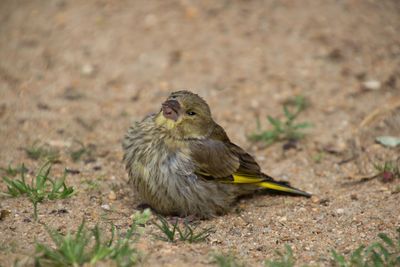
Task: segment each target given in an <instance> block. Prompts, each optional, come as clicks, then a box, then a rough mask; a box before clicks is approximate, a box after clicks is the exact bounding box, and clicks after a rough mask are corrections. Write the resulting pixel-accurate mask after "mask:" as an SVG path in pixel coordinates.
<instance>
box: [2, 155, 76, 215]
mask: <svg viewBox="0 0 400 267" xmlns="http://www.w3.org/2000/svg"><path fill="white" fill-rule="evenodd" d="M50 170H51V162H50V161H48V162H47V163H45V164H44V165H43V166H42V167H41V168H40V170H39V172H38V173H37V174H36V177H35V178H32V180H31V183H30V184H29V183H27V182H26V179H25V172H22V173H21V178H20V179H11V178H8V177H3V180H4V182H5V183H6V184H7V191H6V192H3V193H2V195H5V196H9V197H19V196H27V197H28V199H29V200H30V201H31V202H32V204H33V211H34V218H35V220H37V218H38V216H37V206H38V203H41V202H43V201H44V200H45V199H46V198H47V199H49V200H55V199H64V198H68V197H71V196H72V195H73V193H74V189H73V188H72V187H68V186H67V185H66V184H65V178H66V172H64V175H63V177H62V178H61V179H58V180H52V179H51V178H50V177H49V174H50Z"/></svg>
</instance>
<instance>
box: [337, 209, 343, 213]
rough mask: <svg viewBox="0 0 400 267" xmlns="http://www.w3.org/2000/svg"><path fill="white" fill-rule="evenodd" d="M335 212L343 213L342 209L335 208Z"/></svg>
mask: <svg viewBox="0 0 400 267" xmlns="http://www.w3.org/2000/svg"><path fill="white" fill-rule="evenodd" d="M336 213H337V214H343V213H344V209H337V210H336Z"/></svg>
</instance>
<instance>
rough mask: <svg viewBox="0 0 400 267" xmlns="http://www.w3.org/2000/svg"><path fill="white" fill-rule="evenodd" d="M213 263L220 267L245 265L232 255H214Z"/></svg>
mask: <svg viewBox="0 0 400 267" xmlns="http://www.w3.org/2000/svg"><path fill="white" fill-rule="evenodd" d="M212 258H213V262H214V263H215V264H217V265H218V266H219V267H244V264H243V263H240V262H239V261H238V259H237V258H236V257H235V256H233V255H232V254H219V253H217V254H214V255H212Z"/></svg>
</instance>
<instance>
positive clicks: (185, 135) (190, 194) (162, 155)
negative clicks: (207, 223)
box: [123, 91, 310, 218]
mask: <svg viewBox="0 0 400 267" xmlns="http://www.w3.org/2000/svg"><path fill="white" fill-rule="evenodd" d="M123 149H124V163H125V165H126V169H127V171H128V174H129V178H130V184H132V186H133V187H134V189H135V190H136V191H137V193H138V194H139V196H140V197H141V198H142V200H143V201H144V203H146V204H148V205H150V206H151V207H152V208H153V209H154V210H156V211H157V212H159V213H161V214H165V215H178V216H189V215H192V216H196V217H199V218H209V217H213V216H216V215H220V214H224V213H226V212H227V211H229V209H230V208H231V207H232V205H233V204H234V203H235V201H236V200H237V198H238V197H240V196H243V195H248V194H251V193H253V192H255V191H258V190H260V189H269V190H274V191H279V192H284V193H288V194H294V195H300V196H305V197H310V194H309V193H306V192H304V191H301V190H299V189H296V188H294V187H291V186H290V185H289V184H288V183H286V182H279V181H275V180H274V179H273V178H272V177H270V176H268V175H266V174H264V173H263V172H262V171H261V169H260V166H259V165H258V164H257V162H256V161H255V160H254V158H253V157H252V156H251V155H249V154H248V153H246V151H244V150H243V149H242V148H240V147H239V146H237V145H235V144H234V143H232V142H231V141H230V140H229V138H228V136H227V134H226V133H225V131H224V129H223V128H222V127H221V126H220V125H218V124H217V123H216V122H215V121H214V120H213V118H212V116H211V111H210V108H209V106H208V104H207V103H206V102H205V101H204V100H203V99H202V98H201V97H200V96H198V95H197V94H194V93H192V92H189V91H178V92H173V93H172V94H171V95H170V96H169V97H168V99H167V100H166V101H165V102H164V103H162V107H161V110H160V111H159V112H158V113H157V114H153V115H150V116H148V117H146V118H145V119H144V120H143V121H141V122H136V123H135V124H134V125H133V126H131V127H130V128H129V130H128V132H127V134H126V136H125V138H124V141H123Z"/></svg>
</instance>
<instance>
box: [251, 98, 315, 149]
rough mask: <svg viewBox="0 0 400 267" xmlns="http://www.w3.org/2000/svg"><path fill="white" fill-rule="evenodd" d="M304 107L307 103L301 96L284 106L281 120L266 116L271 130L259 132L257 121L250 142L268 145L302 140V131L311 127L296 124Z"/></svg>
mask: <svg viewBox="0 0 400 267" xmlns="http://www.w3.org/2000/svg"><path fill="white" fill-rule="evenodd" d="M291 105H293V106H294V110H291V109H290V108H289V106H291ZM306 107H307V102H306V100H305V98H304V97H303V96H297V97H295V98H294V99H293V100H292V101H289V102H288V103H286V104H284V106H283V113H284V119H283V120H281V119H279V118H274V117H271V116H268V117H267V119H268V121H269V123H270V124H271V125H272V129H271V130H266V131H262V130H261V127H260V123H259V121H258V123H257V128H258V129H257V131H258V133H254V134H252V135H250V137H249V138H250V140H253V141H263V142H265V143H266V144H267V145H270V144H272V143H274V142H278V141H284V140H299V139H302V138H303V137H304V133H303V132H302V130H303V129H305V128H309V127H311V124H310V123H308V122H302V123H296V122H295V120H296V119H297V117H298V116H299V114H300V113H301V112H302V111H303V110H304V109H305V108H306Z"/></svg>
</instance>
